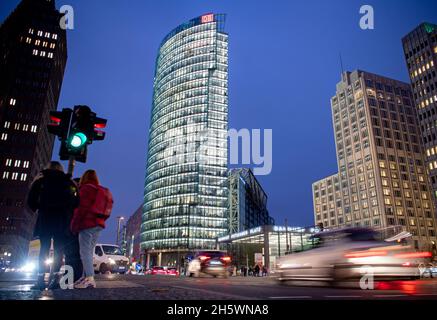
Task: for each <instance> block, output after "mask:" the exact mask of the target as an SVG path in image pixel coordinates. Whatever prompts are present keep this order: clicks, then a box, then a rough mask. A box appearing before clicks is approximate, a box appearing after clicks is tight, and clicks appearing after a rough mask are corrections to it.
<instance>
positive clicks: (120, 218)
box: [115, 217, 124, 245]
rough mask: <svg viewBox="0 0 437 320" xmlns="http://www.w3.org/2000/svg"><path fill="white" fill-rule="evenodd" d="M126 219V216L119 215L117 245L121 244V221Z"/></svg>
mask: <svg viewBox="0 0 437 320" xmlns="http://www.w3.org/2000/svg"><path fill="white" fill-rule="evenodd" d="M122 220H124V217H117V240H116V243H115V244H116V245H119V241H120V227H121V221H122Z"/></svg>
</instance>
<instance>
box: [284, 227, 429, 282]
mask: <svg viewBox="0 0 437 320" xmlns="http://www.w3.org/2000/svg"><path fill="white" fill-rule="evenodd" d="M314 237H316V238H317V239H318V241H319V246H318V247H317V248H315V249H312V250H308V251H304V252H300V253H295V254H290V255H287V256H284V257H282V258H280V259H279V262H278V265H277V270H276V271H277V273H279V277H278V280H279V281H280V282H284V281H288V280H315V281H327V282H333V283H335V282H337V281H344V280H352V279H360V278H361V277H362V276H363V273H365V270H364V268H363V267H365V268H367V272H371V273H372V274H373V276H374V277H375V279H386V280H390V279H398V278H408V279H411V278H418V277H420V271H419V265H420V264H421V263H425V261H426V259H427V258H429V257H431V253H430V252H415V251H414V250H413V249H412V248H411V247H410V246H404V245H400V244H397V243H396V244H393V243H388V242H385V241H381V240H378V239H379V234H378V233H377V232H376V231H374V230H373V229H368V228H346V229H339V230H334V231H327V232H321V233H319V234H316V235H315V236H314ZM369 267H371V268H370V270H369Z"/></svg>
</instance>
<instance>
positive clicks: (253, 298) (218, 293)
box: [171, 285, 261, 300]
mask: <svg viewBox="0 0 437 320" xmlns="http://www.w3.org/2000/svg"><path fill="white" fill-rule="evenodd" d="M171 287H172V288H177V289H184V290H195V291H199V292H205V293H209V294H215V295H222V296H227V297H230V298H235V299H239V300H261V298H256V297H245V296H239V295H236V294H231V293H225V292H218V291H212V290H206V289H198V288H193V287H185V286H172V285H171Z"/></svg>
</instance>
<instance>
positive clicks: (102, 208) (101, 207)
mask: <svg viewBox="0 0 437 320" xmlns="http://www.w3.org/2000/svg"><path fill="white" fill-rule="evenodd" d="M96 188H97V192H96V199H95V201H94V203H93V205H92V206H91V208H90V211H91V212H93V213H95V214H96V215H97V217H98V218H102V219H105V220H107V219H108V218H109V217H110V215H111V212H112V206H113V204H114V201H113V199H112V193H111V191H109V189H107V188H105V187H102V186H97V187H96Z"/></svg>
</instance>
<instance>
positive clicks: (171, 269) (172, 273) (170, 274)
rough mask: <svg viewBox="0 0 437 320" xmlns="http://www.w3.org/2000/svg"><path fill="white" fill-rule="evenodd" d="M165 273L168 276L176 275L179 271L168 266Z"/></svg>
mask: <svg viewBox="0 0 437 320" xmlns="http://www.w3.org/2000/svg"><path fill="white" fill-rule="evenodd" d="M167 274H168V275H169V276H178V275H179V271H178V269H177V268H168V269H167Z"/></svg>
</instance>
